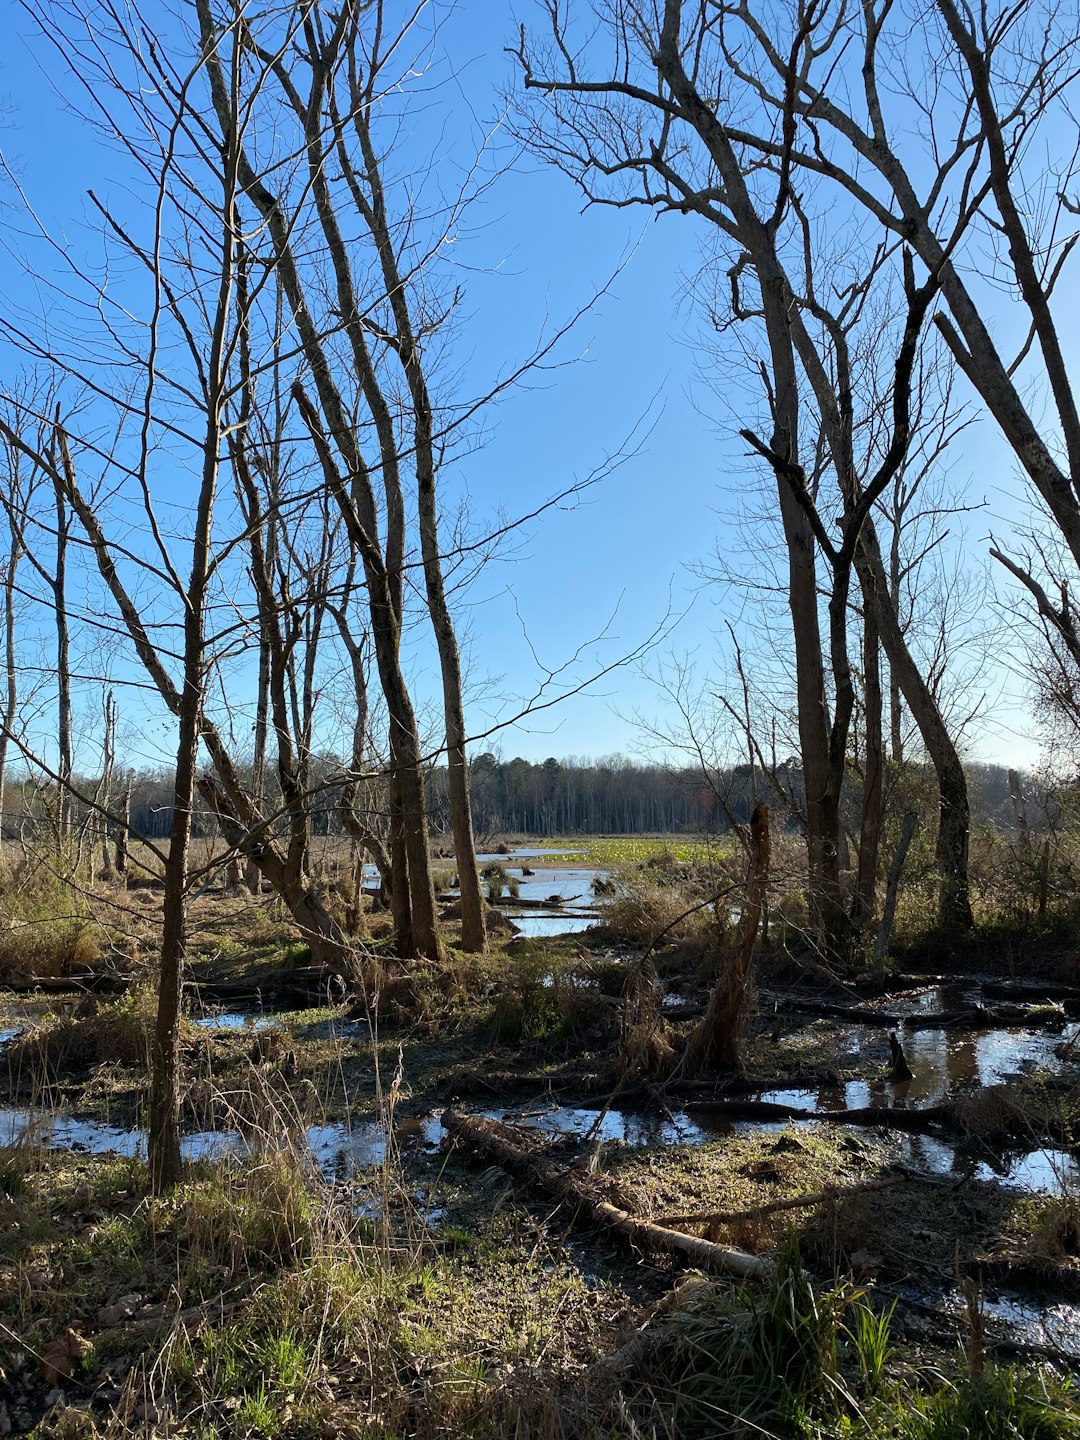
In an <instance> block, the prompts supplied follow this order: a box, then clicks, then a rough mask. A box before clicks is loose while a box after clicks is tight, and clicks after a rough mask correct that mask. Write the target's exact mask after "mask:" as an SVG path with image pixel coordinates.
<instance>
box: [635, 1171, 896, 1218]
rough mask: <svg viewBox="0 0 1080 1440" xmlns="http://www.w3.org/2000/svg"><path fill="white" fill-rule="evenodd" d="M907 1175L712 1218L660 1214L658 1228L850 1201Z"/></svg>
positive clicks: (829, 1189) (834, 1188)
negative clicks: (837, 1201)
mask: <svg viewBox="0 0 1080 1440" xmlns="http://www.w3.org/2000/svg"><path fill="white" fill-rule="evenodd" d="M908 1178H909V1177H908V1176H907V1175H890V1176H889V1177H888V1179H886V1180H867V1181H865V1182H864V1183H863V1184H861V1185H847V1186H844V1185H830V1186H828V1187H827V1188H826V1189H825V1190H818V1191H817V1192H816V1193H815V1194H813V1195H796V1196H794V1197H793V1198H792V1199H789V1200H770V1201H769V1202H768V1204H767V1205H752V1206H751V1207H750V1209H749V1210H716V1211H714V1212H713V1213H712V1214H711V1215H661V1216H660V1217H659V1218H658V1219H657V1220H656V1222H655V1223H656V1224H657V1225H735V1224H738V1223H740V1222H741V1221H743V1220H759V1219H761V1218H762V1216H765V1215H775V1214H777V1213H778V1212H779V1211H781V1210H811V1209H813V1207H814V1206H815V1205H824V1204H826V1203H827V1202H828V1201H830V1200H848V1199H850V1198H851V1196H853V1195H869V1194H872V1193H873V1192H874V1191H875V1190H891V1189H892V1187H893V1186H894V1185H902V1184H903V1183H904V1182H905V1181H906V1180H907V1179H908Z"/></svg>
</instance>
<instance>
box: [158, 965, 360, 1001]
mask: <svg viewBox="0 0 1080 1440" xmlns="http://www.w3.org/2000/svg"><path fill="white" fill-rule="evenodd" d="M184 989H185V992H186V993H187V994H188V995H191V996H193V997H196V998H197V999H199V1000H200V1001H203V1002H206V1003H211V1004H220V1003H221V1002H222V1001H226V1000H231V1001H240V1002H246V1003H249V1004H252V1005H258V1004H260V1003H262V1001H264V1000H267V999H275V1000H280V999H285V998H288V999H296V998H298V999H310V998H312V997H320V998H325V997H326V995H327V994H328V992H330V991H333V992H334V995H335V998H337V999H340V998H342V996H343V994H344V984H343V981H342V979H341V977H340V976H339V975H338V974H337V973H336V972H335V971H333V970H330V969H327V968H326V967H324V966H322V965H305V966H302V967H299V968H297V967H293V968H282V969H278V970H263V971H261V972H260V973H258V974H256V975H244V976H241V977H240V978H239V979H235V980H194V981H191V982H190V983H189V984H187V985H185V987H184Z"/></svg>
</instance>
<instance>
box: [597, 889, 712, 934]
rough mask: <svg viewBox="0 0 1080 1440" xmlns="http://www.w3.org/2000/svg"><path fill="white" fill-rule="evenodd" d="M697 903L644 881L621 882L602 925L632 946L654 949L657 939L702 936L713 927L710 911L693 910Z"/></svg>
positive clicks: (674, 891) (682, 895) (675, 891)
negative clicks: (651, 947)
mask: <svg viewBox="0 0 1080 1440" xmlns="http://www.w3.org/2000/svg"><path fill="white" fill-rule="evenodd" d="M698 903H699V902H698V901H696V900H695V899H694V898H692V897H691V898H688V897H687V896H686V895H684V894H682V893H680V891H678V890H675V889H671V888H667V887H664V886H660V885H650V884H649V883H648V882H646V881H644V880H637V879H634V880H630V881H622V882H620V884H619V886H618V893H617V894H616V896H615V898H614V899H613V900H612V901H610V902H609V904H608V907H607V911H606V913H605V916H604V922H605V925H606V928H607V929H608V930H609V931H610V932H611V933H612V934H613V935H615V936H617V937H618V938H619V939H620V940H624V941H627V942H628V943H630V944H634V945H645V946H647V945H655V944H657V943H658V942H659V941H660V940H661V938H663V939H664V940H685V939H688V938H689V937H691V936H694V935H704V934H705V933H706V932H707V931H708V930H709V929H710V928H711V927H712V925H713V915H712V911H711V909H710V908H709V907H708V906H705V907H704V908H702V909H695V908H694V907H695V905H697V904H698ZM688 911H689V912H691V913H687V912H688Z"/></svg>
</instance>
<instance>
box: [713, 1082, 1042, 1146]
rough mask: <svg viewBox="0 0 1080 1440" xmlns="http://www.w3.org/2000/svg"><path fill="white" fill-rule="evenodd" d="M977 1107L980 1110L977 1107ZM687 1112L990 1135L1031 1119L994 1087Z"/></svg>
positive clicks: (718, 1105) (1016, 1129)
mask: <svg viewBox="0 0 1080 1440" xmlns="http://www.w3.org/2000/svg"><path fill="white" fill-rule="evenodd" d="M980 1107H982V1108H981V1110H980ZM685 1109H686V1113H687V1114H688V1115H691V1116H702V1117H704V1118H710V1119H721V1120H815V1121H824V1122H825V1123H826V1124H830V1125H882V1126H884V1127H885V1128H886V1129H889V1130H906V1131H914V1132H916V1133H918V1132H922V1131H928V1130H931V1129H933V1128H934V1127H935V1126H941V1127H942V1128H944V1129H946V1130H954V1131H960V1132H961V1133H962V1134H979V1135H980V1136H981V1137H982V1138H984V1139H986V1138H989V1137H990V1136H991V1135H1013V1134H1030V1133H1031V1131H1032V1124H1033V1122H1032V1119H1031V1117H1030V1116H1027V1115H1025V1114H1024V1113H1023V1112H1021V1111H1020V1110H1018V1109H1017V1108H1016V1106H1014V1105H1013V1104H1012V1103H1011V1102H1010V1101H1009V1100H1007V1099H1006V1098H1004V1097H1003V1096H1002V1095H1001V1094H999V1093H998V1091H997V1090H996V1088H994V1087H991V1088H989V1089H985V1090H979V1091H976V1092H975V1094H973V1095H969V1096H965V1098H964V1099H962V1100H953V1101H945V1102H943V1103H942V1104H940V1105H924V1106H922V1107H919V1106H912V1107H911V1108H910V1109H904V1108H902V1107H900V1106H897V1105H863V1106H860V1107H859V1108H857V1109H854V1110H811V1109H800V1108H799V1107H798V1106H796V1105H787V1104H783V1103H782V1102H780V1101H776V1100H702V1101H698V1102H696V1103H694V1102H691V1103H689V1104H687V1105H686V1107H685ZM1041 1128H1042V1130H1043V1131H1044V1133H1047V1134H1054V1133H1056V1131H1057V1130H1058V1129H1059V1128H1060V1127H1056V1126H1053V1125H1043V1126H1041Z"/></svg>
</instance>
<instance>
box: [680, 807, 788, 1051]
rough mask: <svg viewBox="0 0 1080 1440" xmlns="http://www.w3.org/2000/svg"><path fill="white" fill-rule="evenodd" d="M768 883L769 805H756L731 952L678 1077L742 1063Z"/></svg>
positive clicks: (690, 1038)
mask: <svg viewBox="0 0 1080 1440" xmlns="http://www.w3.org/2000/svg"><path fill="white" fill-rule="evenodd" d="M768 882H769V807H768V806H767V805H761V804H759V805H755V807H754V813H753V815H752V816H751V817H750V853H749V857H748V860H747V868H746V895H745V898H744V900H743V906H742V910H741V911H740V913H739V923H738V926H737V928H736V931H735V949H734V953H733V955H732V957H731V963H730V965H729V966H728V968H727V971H726V973H725V974H724V975H722V976H721V978H720V979H719V980H718V981H717V983H716V985H715V986H714V987H713V992H712V995H711V996H710V997H709V1005H708V1009H707V1010H706V1012H705V1014H704V1016H703V1017H702V1019H701V1020H700V1021H699V1022H698V1024H697V1025H696V1026H695V1028H694V1029H693V1030H692V1031H691V1032H690V1035H689V1037H688V1039H687V1042H686V1049H685V1051H684V1052H683V1056H682V1060H681V1062H680V1066H679V1069H680V1073H681V1074H684V1075H690V1076H692V1075H698V1074H701V1073H702V1072H703V1071H712V1070H738V1069H741V1067H742V1063H743V1045H742V1026H743V1021H744V1019H745V1016H746V1008H747V1003H748V1001H749V998H750V982H751V979H752V975H753V961H754V949H755V946H756V944H757V938H758V932H759V931H760V929H761V920H762V916H763V915H764V913H765V895H766V890H767V888H768Z"/></svg>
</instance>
